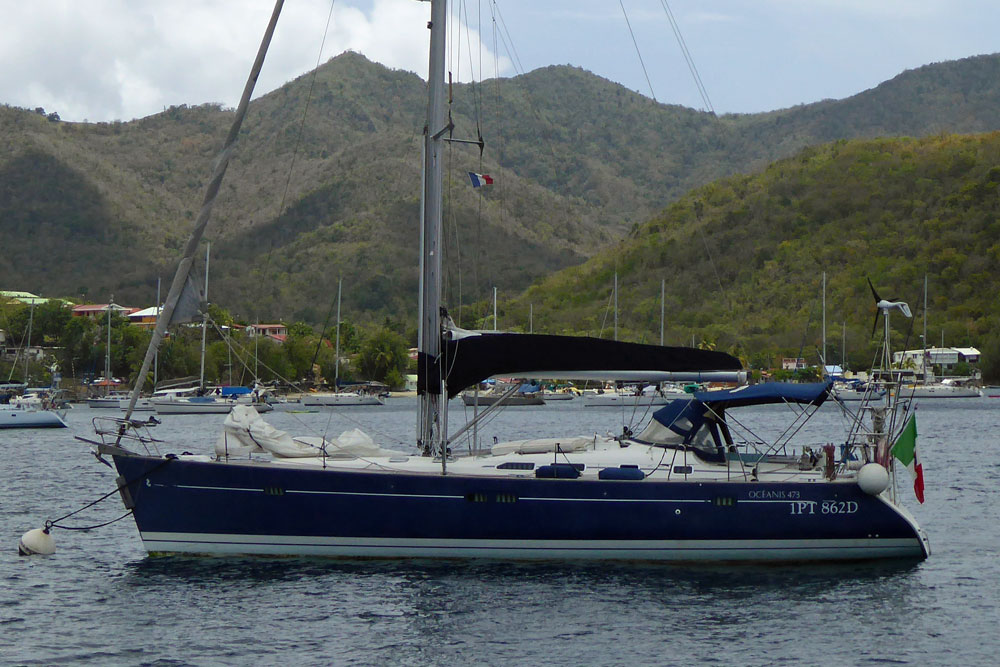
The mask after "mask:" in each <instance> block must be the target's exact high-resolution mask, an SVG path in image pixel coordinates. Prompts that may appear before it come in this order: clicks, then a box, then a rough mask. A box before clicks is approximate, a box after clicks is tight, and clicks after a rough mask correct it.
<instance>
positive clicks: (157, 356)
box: [153, 277, 163, 389]
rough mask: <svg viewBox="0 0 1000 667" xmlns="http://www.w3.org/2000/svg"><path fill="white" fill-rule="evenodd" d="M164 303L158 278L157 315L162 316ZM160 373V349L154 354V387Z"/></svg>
mask: <svg viewBox="0 0 1000 667" xmlns="http://www.w3.org/2000/svg"><path fill="white" fill-rule="evenodd" d="M162 307H163V306H162V304H161V302H160V279H159V278H158V277H157V279H156V317H157V318H159V317H160V310H161V309H162ZM159 374H160V351H159V350H156V353H155V354H154V355H153V388H154V389H155V388H156V384H157V383H158V382H159V379H160V378H159Z"/></svg>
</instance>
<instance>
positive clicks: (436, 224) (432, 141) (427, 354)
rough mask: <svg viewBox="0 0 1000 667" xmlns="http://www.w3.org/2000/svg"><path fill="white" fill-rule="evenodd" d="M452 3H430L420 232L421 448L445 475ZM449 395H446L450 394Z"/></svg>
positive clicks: (419, 442) (419, 418)
mask: <svg viewBox="0 0 1000 667" xmlns="http://www.w3.org/2000/svg"><path fill="white" fill-rule="evenodd" d="M447 13H448V10H447V0H431V20H430V22H429V23H428V25H427V27H428V28H429V29H430V31H431V36H430V56H429V59H428V60H429V62H428V70H427V124H426V126H425V127H424V151H423V152H424V156H423V157H424V166H423V195H422V200H423V201H422V204H423V205H422V209H421V228H420V341H419V348H418V349H419V352H420V354H421V355H422V357H423V359H424V362H425V363H424V371H423V372H424V373H427V374H434V375H435V376H436V377H425V378H423V380H424V384H425V390H424V392H423V393H422V394H421V395H420V409H419V417H418V420H419V429H418V441H417V444H418V445H420V446H422V447H423V449H424V451H425V452H435V453H440V454H441V472H442V474H443V473H445V472H446V466H447V463H446V461H447V458H448V457H447V456H446V454H447V452H446V451H445V447H446V446H447V445H446V442H445V440H446V437H445V435H444V432H445V430H446V424H445V422H444V418H445V415H444V410H445V406H446V404H447V398H446V397H443V396H442V394H443V392H445V388H444V387H443V382H442V379H441V367H440V365H439V364H438V363H437V362H438V361H439V360H440V356H441V335H442V330H441V252H440V239H441V197H442V187H441V182H442V175H443V174H442V160H443V157H444V155H443V154H444V134H445V133H446V132H447V131H448V129H449V126H448V124H447V122H446V118H445V98H444V92H445V88H444V68H445V19H446V17H447ZM445 396H446V395H445Z"/></svg>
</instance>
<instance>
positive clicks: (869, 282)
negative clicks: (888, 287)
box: [865, 276, 882, 319]
mask: <svg viewBox="0 0 1000 667" xmlns="http://www.w3.org/2000/svg"><path fill="white" fill-rule="evenodd" d="M865 280H867V281H868V287H870V288H871V289H872V296H873V297H875V303H878V302H879V301H881V300H882V299H881V298H879V295H878V292H876V291H875V286H874V285H872V279H871V278H869V277H867V276H865ZM875 319H878V315H876V316H875Z"/></svg>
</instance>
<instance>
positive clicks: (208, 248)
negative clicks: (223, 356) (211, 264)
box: [198, 243, 212, 389]
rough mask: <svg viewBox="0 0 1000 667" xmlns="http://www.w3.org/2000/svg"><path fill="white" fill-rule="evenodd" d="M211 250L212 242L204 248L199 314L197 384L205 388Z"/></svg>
mask: <svg viewBox="0 0 1000 667" xmlns="http://www.w3.org/2000/svg"><path fill="white" fill-rule="evenodd" d="M210 252H212V244H211V243H209V244H208V245H207V246H206V248H205V312H204V313H202V316H201V375H200V379H199V380H198V386H199V387H200V388H202V389H204V388H205V342H206V335H207V333H208V255H209V253H210Z"/></svg>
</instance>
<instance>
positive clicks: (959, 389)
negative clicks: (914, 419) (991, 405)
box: [899, 379, 983, 399]
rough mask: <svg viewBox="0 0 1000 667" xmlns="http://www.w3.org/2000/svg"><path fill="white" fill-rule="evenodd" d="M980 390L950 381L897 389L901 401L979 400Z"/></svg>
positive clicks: (971, 385) (907, 385) (981, 392)
mask: <svg viewBox="0 0 1000 667" xmlns="http://www.w3.org/2000/svg"><path fill="white" fill-rule="evenodd" d="M982 395H983V391H982V389H980V388H979V387H977V386H975V385H973V384H967V383H963V382H959V381H956V380H952V379H945V380H942V381H941V382H929V383H926V384H904V385H903V386H901V387H900V388H899V396H900V398H903V399H907V398H910V399H913V398H981V397H982Z"/></svg>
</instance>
